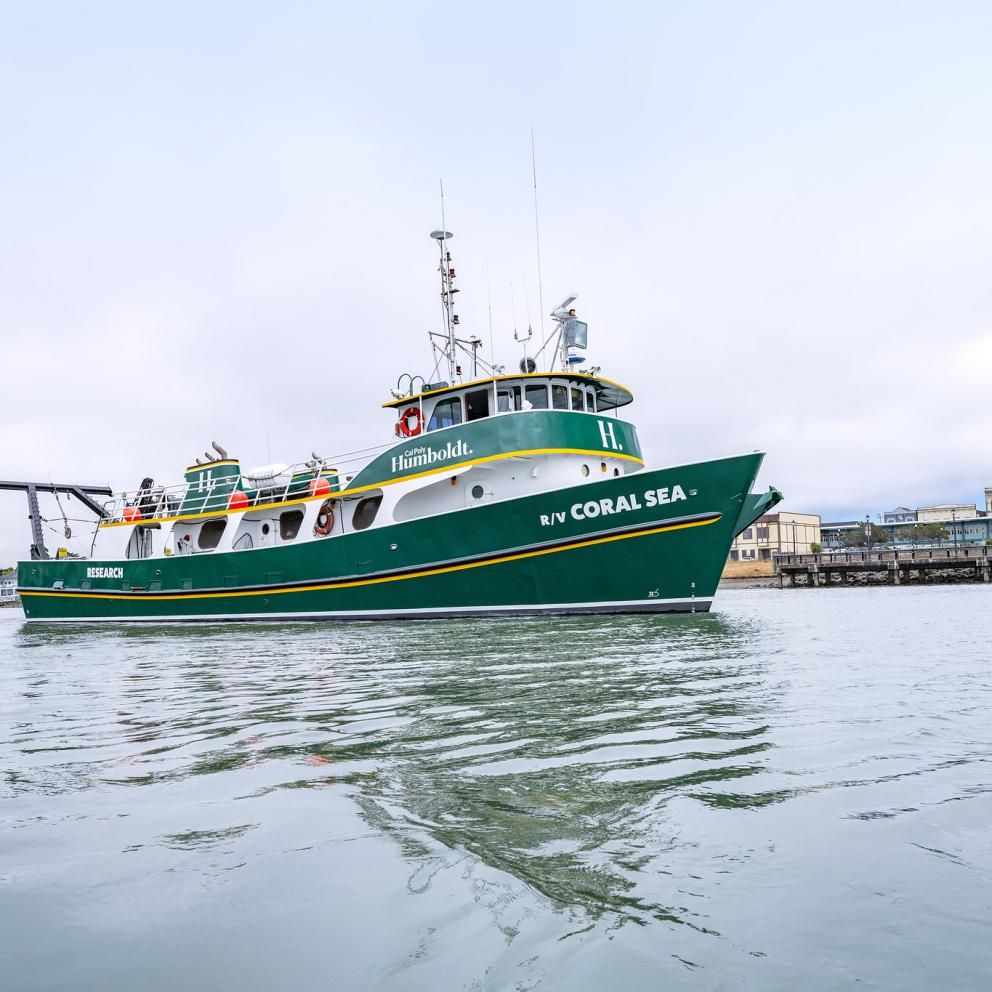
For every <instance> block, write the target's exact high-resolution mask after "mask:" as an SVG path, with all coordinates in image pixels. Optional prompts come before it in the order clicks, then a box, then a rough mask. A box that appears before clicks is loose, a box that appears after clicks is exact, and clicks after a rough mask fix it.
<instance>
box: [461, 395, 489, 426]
mask: <svg viewBox="0 0 992 992" xmlns="http://www.w3.org/2000/svg"><path fill="white" fill-rule="evenodd" d="M491 396H492V390H489V389H476V390H474V391H473V392H471V393H466V394H465V419H466V420H482V418H483V417H488V416H489V400H490V397H491Z"/></svg>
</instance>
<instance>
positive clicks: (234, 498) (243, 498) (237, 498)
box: [227, 489, 248, 510]
mask: <svg viewBox="0 0 992 992" xmlns="http://www.w3.org/2000/svg"><path fill="white" fill-rule="evenodd" d="M247 505H248V494H247V493H243V492H242V491H241V490H240V489H235V491H234V492H233V493H231V496H230V498H229V499H228V501H227V507H228V509H229V510H243V509H244V508H245V507H246V506H247Z"/></svg>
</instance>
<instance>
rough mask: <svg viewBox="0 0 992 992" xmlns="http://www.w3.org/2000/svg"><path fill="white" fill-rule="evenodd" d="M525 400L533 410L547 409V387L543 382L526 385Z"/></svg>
mask: <svg viewBox="0 0 992 992" xmlns="http://www.w3.org/2000/svg"><path fill="white" fill-rule="evenodd" d="M524 395H525V397H526V399H527V402H528V403H529V404H530V405H531V408H532V409H534V410H547V408H548V387H547V385H546V384H545V383H543V382H542V383H541V384H540V385H531V386H528V387H527V389H526V391H525V393H524Z"/></svg>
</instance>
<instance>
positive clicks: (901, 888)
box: [0, 588, 992, 990]
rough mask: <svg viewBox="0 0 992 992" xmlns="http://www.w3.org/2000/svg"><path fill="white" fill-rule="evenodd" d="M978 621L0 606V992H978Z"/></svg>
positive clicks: (772, 613) (767, 597) (982, 668)
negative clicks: (263, 617) (65, 615)
mask: <svg viewBox="0 0 992 992" xmlns="http://www.w3.org/2000/svg"><path fill="white" fill-rule="evenodd" d="M990 595H992V594H990V590H987V589H983V588H967V589H963V588H942V589H925V590H913V589H900V590H822V591H806V590H795V591H786V592H778V591H768V590H755V591H746V592H745V591H738V592H731V593H726V594H721V598H720V599H719V600H718V604H719V610H720V612H719V613H714V614H710V615H697V616H682V617H669V618H658V619H646V618H636V617H635V618H608V619H595V618H586V619H572V620H566V619H554V620H526V621H519V622H517V621H501V622H482V621H464V622H456V623H448V622H444V623H442V622H436V623H435V622H431V623H418V624H388V625H350V626H340V627H335V626H318V627H310V626H264V627H234V626H209V627H191V628H188V629H180V628H155V629H140V628H121V629H116V630H114V629H107V630H99V629H69V628H65V629H52V630H47V629H31V628H25V627H22V626H21V625H20V624H19V623H17V622H14V620H13V618H12V617H10V616H9V615H7V614H6V613H5V612H4V613H0V660H2V669H0V688H2V696H0V759H2V771H3V778H2V780H0V830H2V843H0V975H4V974H6V975H8V976H10V977H11V979H12V984H10V985H6V984H4V988H11V989H41V988H46V989H47V988H52V989H54V988H85V987H101V988H105V989H118V988H120V989H124V988H129V989H130V988H132V987H134V985H135V980H136V979H137V978H140V986H141V987H142V988H145V989H172V988H176V987H177V986H182V987H186V988H235V987H236V988H240V989H268V988H293V989H323V988H327V989H363V988H383V989H432V990H433V989H472V990H482V989H521V990H523V989H585V988H588V989H603V988H611V989H612V988H617V989H632V988H655V987H658V988H661V987H674V988H728V987H738V986H740V987H744V986H747V987H754V988H762V989H768V988H782V989H787V988H788V989H794V988H797V987H803V988H818V989H819V988H823V989H832V988H846V987H848V986H849V985H851V984H853V983H855V982H861V983H863V984H864V985H865V986H866V987H869V988H892V989H897V988H898V989H905V988H919V989H925V988H926V989H929V988H935V987H940V988H946V989H949V988H955V989H956V988H962V989H970V988H975V989H978V988H985V987H988V985H989V982H990V981H992V968H990V966H989V954H990V952H989V951H988V947H989V946H992V945H990V944H989V938H990V937H992V934H990V932H989V922H988V921H989V918H990V917H989V914H990V911H992V886H990V881H992V879H990V854H992V843H990V840H989V827H988V823H989V819H990V813H992V803H990V801H989V783H990V774H989V769H990V764H989V763H990V759H992V731H990V723H992V721H990V718H989V713H988V705H989V701H990V695H992V693H990V689H989V661H988V659H989V649H988V645H989V643H990V638H989V634H990V633H992V622H990V621H989V619H988V615H989V606H990V605H992V598H990Z"/></svg>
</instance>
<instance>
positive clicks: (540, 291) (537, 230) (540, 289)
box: [530, 126, 544, 334]
mask: <svg viewBox="0 0 992 992" xmlns="http://www.w3.org/2000/svg"><path fill="white" fill-rule="evenodd" d="M530 169H531V175H532V176H533V179H534V237H535V240H536V242H537V302H538V305H539V306H540V308H541V314H540V317H539V319H538V327H539V328H541V333H542V334H543V331H544V283H543V280H542V278H541V224H540V220H539V214H538V209H537V152H536V151H535V149H534V128H533V126H532V127H531V129H530Z"/></svg>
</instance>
